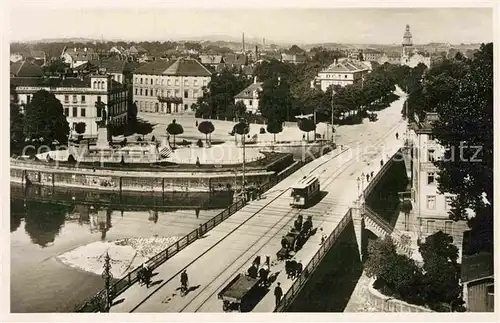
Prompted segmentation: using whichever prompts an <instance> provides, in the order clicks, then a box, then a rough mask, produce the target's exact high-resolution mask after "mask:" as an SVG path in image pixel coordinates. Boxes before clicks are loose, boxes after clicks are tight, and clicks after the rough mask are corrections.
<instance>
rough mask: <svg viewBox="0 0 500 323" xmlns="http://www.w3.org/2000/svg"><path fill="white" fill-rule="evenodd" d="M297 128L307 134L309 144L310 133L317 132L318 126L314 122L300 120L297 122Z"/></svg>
mask: <svg viewBox="0 0 500 323" xmlns="http://www.w3.org/2000/svg"><path fill="white" fill-rule="evenodd" d="M297 126H298V127H299V129H300V130H302V131H304V132H306V133H307V142H309V132H311V131H315V130H316V124H315V123H314V120H312V119H300V120H299V121H298V122H297ZM314 140H315V141H316V138H314Z"/></svg>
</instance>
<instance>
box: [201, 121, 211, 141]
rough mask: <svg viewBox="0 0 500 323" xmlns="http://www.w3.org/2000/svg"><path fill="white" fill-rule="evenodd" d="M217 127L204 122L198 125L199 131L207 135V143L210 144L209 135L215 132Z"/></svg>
mask: <svg viewBox="0 0 500 323" xmlns="http://www.w3.org/2000/svg"><path fill="white" fill-rule="evenodd" d="M214 130H215V127H214V125H213V124H212V122H210V121H202V122H200V124H199V125H198V131H199V132H201V133H204V134H205V142H206V143H208V135H209V134H211V133H212V132H214Z"/></svg>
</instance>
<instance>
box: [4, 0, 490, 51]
mask: <svg viewBox="0 0 500 323" xmlns="http://www.w3.org/2000/svg"><path fill="white" fill-rule="evenodd" d="M108 1H109V0H108ZM42 2H45V3H46V2H47V1H42ZM63 2H64V1H63ZM88 2H89V1H86V3H87V4H88ZM90 2H92V1H90ZM101 2H102V1H101ZM48 3H49V4H51V5H45V6H43V5H35V4H33V3H28V4H27V5H26V4H24V5H23V7H22V8H11V11H10V17H9V18H10V19H9V24H8V25H9V31H10V40H11V41H26V40H37V39H44V38H45V39H46V38H65V37H84V38H92V39H101V36H102V37H103V38H104V40H117V39H122V40H149V41H151V40H159V41H166V40H178V39H183V38H190V37H203V36H231V37H233V38H234V39H237V40H240V39H241V35H242V33H243V32H244V33H245V38H246V39H251V38H256V39H259V40H262V39H263V38H266V40H267V41H266V43H270V42H279V43H298V44H305V43H320V42H337V43H352V44H362V43H365V44H366V43H368V44H393V43H395V44H400V43H401V40H402V36H403V33H404V31H405V26H406V24H409V25H410V28H411V32H412V34H413V40H414V43H415V44H425V43H429V42H449V43H452V44H460V43H481V42H489V41H493V10H492V9H491V8H366V7H365V8H307V7H305V8H285V7H282V8H276V7H274V8H263V7H262V6H257V5H256V6H253V7H252V6H249V7H246V8H241V7H240V8H237V7H234V5H233V7H232V8H227V7H217V6H212V7H210V6H208V7H207V6H206V5H205V6H202V5H200V6H192V7H184V8H179V7H177V8H176V7H166V6H165V5H160V4H156V5H154V4H153V5H150V6H149V7H146V6H143V7H142V8H138V7H137V4H138V3H142V2H138V1H135V4H136V6H135V7H133V6H130V5H120V7H112V8H109V7H108V8H96V7H95V4H94V5H86V6H82V7H80V6H79V7H75V5H73V6H71V7H68V6H66V7H64V6H59V7H57V6H55V3H54V2H53V1H49V2H48ZM74 3H75V2H73V4H74ZM282 6H284V4H282ZM27 22H30V23H29V24H27Z"/></svg>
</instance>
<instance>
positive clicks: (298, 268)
mask: <svg viewBox="0 0 500 323" xmlns="http://www.w3.org/2000/svg"><path fill="white" fill-rule="evenodd" d="M302 268H303V267H302V261H299V262H298V263H297V277H298V276H300V274H301V273H302Z"/></svg>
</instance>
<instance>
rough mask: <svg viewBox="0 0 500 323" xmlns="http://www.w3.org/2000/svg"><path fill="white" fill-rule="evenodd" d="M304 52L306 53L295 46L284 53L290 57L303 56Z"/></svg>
mask: <svg viewBox="0 0 500 323" xmlns="http://www.w3.org/2000/svg"><path fill="white" fill-rule="evenodd" d="M305 52H306V51H305V50H303V49H302V48H300V47H299V46H297V45H293V46H292V47H290V48H289V49H288V50H287V51H286V53H287V54H290V55H297V54H304V53H305Z"/></svg>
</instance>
